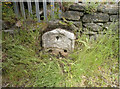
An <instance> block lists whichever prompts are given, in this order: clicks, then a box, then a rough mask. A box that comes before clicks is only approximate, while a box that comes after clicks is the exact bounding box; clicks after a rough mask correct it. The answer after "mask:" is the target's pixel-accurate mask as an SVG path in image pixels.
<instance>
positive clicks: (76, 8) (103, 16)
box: [63, 3, 118, 39]
mask: <svg viewBox="0 0 120 89" xmlns="http://www.w3.org/2000/svg"><path fill="white" fill-rule="evenodd" d="M87 5H88V4H87ZM87 7H88V6H87ZM95 10H96V11H94V12H91V13H87V12H86V4H84V3H77V4H73V5H71V6H70V7H69V9H68V10H67V11H65V12H64V13H63V17H64V18H65V19H66V20H67V21H69V22H71V23H73V24H74V26H75V28H76V29H78V30H80V31H81V33H82V34H87V35H89V37H90V39H91V38H92V39H96V37H97V36H98V35H102V34H103V31H106V30H108V29H112V30H113V31H114V32H118V4H109V5H107V4H98V5H97V7H96V8H95ZM110 26H111V27H110ZM109 27H110V28H109Z"/></svg>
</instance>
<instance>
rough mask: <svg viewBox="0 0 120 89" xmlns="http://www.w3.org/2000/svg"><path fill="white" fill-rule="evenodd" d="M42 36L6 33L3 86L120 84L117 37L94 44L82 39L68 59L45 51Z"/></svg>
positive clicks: (109, 35) (106, 36) (37, 33)
mask: <svg viewBox="0 0 120 89" xmlns="http://www.w3.org/2000/svg"><path fill="white" fill-rule="evenodd" d="M107 33H108V32H107ZM40 35H41V34H40V32H39V29H37V30H36V31H32V30H29V31H28V30H25V29H24V30H23V29H22V30H21V31H20V33H16V34H13V35H10V34H6V33H3V42H2V45H3V49H2V50H3V59H2V60H3V66H2V67H3V74H2V75H3V86H9V87H13V86H17V87H20V86H25V87H31V86H32V87H44V86H46V87H64V86H66V87H82V86H99V87H100V86H101V87H102V86H108V85H110V84H111V82H110V81H111V80H117V76H115V74H117V72H118V66H117V65H118V35H117V34H114V35H111V34H106V35H103V36H102V37H100V38H98V39H97V40H96V41H92V42H90V41H89V39H87V38H86V36H82V37H78V39H77V40H76V45H75V50H74V52H72V53H71V54H69V56H68V57H66V58H59V57H56V56H54V55H51V54H49V53H46V52H44V51H42V50H41V46H40ZM109 70H110V71H109ZM103 72H104V73H105V74H107V73H108V75H103ZM109 73H112V74H111V75H110V74H109ZM113 76H114V79H111V80H110V78H109V77H113ZM102 77H104V78H102ZM90 79H92V80H90ZM106 81H107V82H106ZM113 85H115V84H113Z"/></svg>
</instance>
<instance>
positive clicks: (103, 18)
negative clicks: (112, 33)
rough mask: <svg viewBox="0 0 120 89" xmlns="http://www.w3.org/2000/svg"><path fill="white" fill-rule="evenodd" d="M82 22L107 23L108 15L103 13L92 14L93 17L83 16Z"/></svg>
mask: <svg viewBox="0 0 120 89" xmlns="http://www.w3.org/2000/svg"><path fill="white" fill-rule="evenodd" d="M82 21H83V22H107V21H109V15H108V14H104V13H94V14H93V15H90V14H86V15H84V17H83V19H82Z"/></svg>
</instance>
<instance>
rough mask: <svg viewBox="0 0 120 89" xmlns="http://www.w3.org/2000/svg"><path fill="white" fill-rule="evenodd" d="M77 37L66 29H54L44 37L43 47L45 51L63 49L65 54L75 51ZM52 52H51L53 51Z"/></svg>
mask: <svg viewBox="0 0 120 89" xmlns="http://www.w3.org/2000/svg"><path fill="white" fill-rule="evenodd" d="M74 40H75V35H74V34H73V33H71V32H69V31H66V30H64V29H60V28H57V29H54V30H52V31H48V32H46V33H44V34H43V36H42V43H43V44H42V46H43V48H44V49H51V50H52V51H53V49H52V48H56V49H62V50H63V51H64V52H70V51H72V50H74ZM51 50H50V51H51Z"/></svg>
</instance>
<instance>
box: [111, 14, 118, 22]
mask: <svg viewBox="0 0 120 89" xmlns="http://www.w3.org/2000/svg"><path fill="white" fill-rule="evenodd" d="M110 21H118V15H111V16H110Z"/></svg>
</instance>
